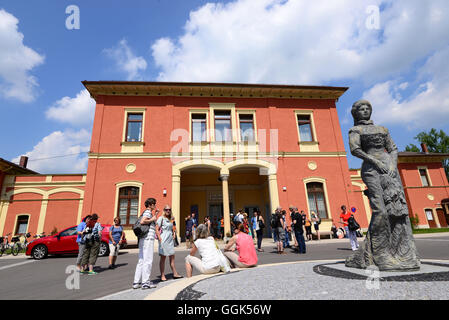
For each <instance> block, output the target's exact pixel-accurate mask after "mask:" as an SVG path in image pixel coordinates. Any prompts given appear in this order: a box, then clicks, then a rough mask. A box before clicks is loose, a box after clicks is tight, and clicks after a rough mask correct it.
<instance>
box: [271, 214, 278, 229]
mask: <svg viewBox="0 0 449 320" xmlns="http://www.w3.org/2000/svg"><path fill="white" fill-rule="evenodd" d="M270 225H271V227H272V228H276V227H277V225H276V215H274V214H272V215H271V221H270Z"/></svg>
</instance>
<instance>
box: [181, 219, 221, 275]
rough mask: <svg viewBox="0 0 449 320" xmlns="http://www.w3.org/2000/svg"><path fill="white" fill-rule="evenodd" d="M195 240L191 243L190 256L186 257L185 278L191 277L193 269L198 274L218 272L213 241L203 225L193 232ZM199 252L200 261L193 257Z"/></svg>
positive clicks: (217, 258)
mask: <svg viewBox="0 0 449 320" xmlns="http://www.w3.org/2000/svg"><path fill="white" fill-rule="evenodd" d="M195 234H196V240H195V241H194V242H193V246H192V249H191V250H190V254H189V255H188V256H187V257H186V259H185V261H186V274H187V278H190V277H191V276H192V271H193V268H195V269H196V270H198V271H199V272H200V273H205V274H212V273H218V272H220V258H219V255H218V249H217V247H216V246H215V240H214V238H213V237H211V236H210V235H209V230H208V228H207V226H206V225H205V224H200V225H199V226H198V228H197V229H196V230H195ZM197 251H198V252H199V254H200V256H201V259H199V258H197V257H195V254H196V252H197Z"/></svg>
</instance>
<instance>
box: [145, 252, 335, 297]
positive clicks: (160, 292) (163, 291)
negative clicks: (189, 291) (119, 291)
mask: <svg viewBox="0 0 449 320" xmlns="http://www.w3.org/2000/svg"><path fill="white" fill-rule="evenodd" d="M337 261H342V260H341V259H324V260H310V261H289V262H281V263H270V264H263V265H260V266H257V268H264V267H272V266H280V265H288V264H295V263H310V262H312V263H313V262H337ZM251 269H254V268H234V269H231V273H233V272H237V271H245V270H251ZM220 275H224V273H223V272H218V273H214V274H200V275H197V276H193V277H191V278H185V279H182V280H179V281H176V282H174V283H172V284H169V285H166V286H164V287H162V288H160V289H157V290H156V291H154V292H152V293H150V294H149V295H148V296H147V297H146V298H145V299H144V300H175V298H176V296H177V295H178V293H179V292H181V291H182V290H184V289H185V288H187V287H188V286H190V285H192V284H195V283H197V282H199V281H201V280H205V279H208V278H212V277H216V276H220ZM161 297H164V298H161Z"/></svg>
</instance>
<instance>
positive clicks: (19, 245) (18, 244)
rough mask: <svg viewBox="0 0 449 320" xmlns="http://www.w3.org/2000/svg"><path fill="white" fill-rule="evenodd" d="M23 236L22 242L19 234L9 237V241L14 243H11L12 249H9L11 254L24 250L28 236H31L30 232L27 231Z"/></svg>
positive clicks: (15, 254) (14, 254)
mask: <svg viewBox="0 0 449 320" xmlns="http://www.w3.org/2000/svg"><path fill="white" fill-rule="evenodd" d="M23 237H24V240H23V242H20V236H17V237H14V238H12V239H11V242H14V245H13V247H12V251H11V253H12V255H13V256H17V255H18V254H19V252H20V251H22V250H24V251H25V250H26V248H27V244H28V238H29V237H31V233H29V232H28V233H27V234H25V235H24V236H23Z"/></svg>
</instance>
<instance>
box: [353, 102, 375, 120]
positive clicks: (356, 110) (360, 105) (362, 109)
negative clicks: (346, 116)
mask: <svg viewBox="0 0 449 320" xmlns="http://www.w3.org/2000/svg"><path fill="white" fill-rule="evenodd" d="M372 112H373V107H372V106H371V103H370V102H369V101H368V100H359V101H356V102H354V104H353V105H352V109H351V114H352V117H353V118H354V125H356V124H357V122H358V121H359V120H369V119H370V118H371V113H372Z"/></svg>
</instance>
